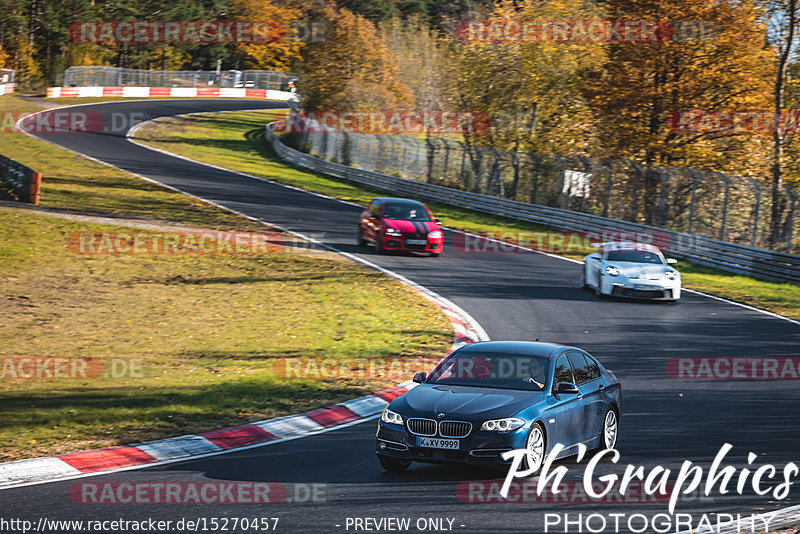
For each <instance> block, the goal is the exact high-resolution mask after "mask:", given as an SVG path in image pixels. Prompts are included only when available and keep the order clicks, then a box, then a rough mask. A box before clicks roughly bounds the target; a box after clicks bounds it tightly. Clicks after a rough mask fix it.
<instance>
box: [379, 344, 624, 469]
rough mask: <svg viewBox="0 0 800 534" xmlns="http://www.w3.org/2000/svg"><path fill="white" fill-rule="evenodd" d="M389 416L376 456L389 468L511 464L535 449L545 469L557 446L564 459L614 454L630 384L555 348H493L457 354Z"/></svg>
mask: <svg viewBox="0 0 800 534" xmlns="http://www.w3.org/2000/svg"><path fill="white" fill-rule="evenodd" d="M414 382H417V383H418V384H419V385H418V386H416V387H415V388H413V389H412V390H411V391H409V392H408V393H406V394H405V395H403V396H401V397H398V398H396V399H395V400H393V401H392V403H391V404H389V405H388V406H387V407H386V409H385V410H384V411H383V413H382V414H381V417H380V420H379V423H378V433H377V444H376V447H377V448H376V452H377V454H378V460H380V463H381V465H382V466H383V467H384V469H386V470H388V471H402V470H404V469H407V468H408V466H409V465H410V464H411V462H412V461H416V462H428V463H450V462H462V463H470V464H504V463H507V462H506V461H504V460H503V459H502V457H501V455H502V454H503V453H504V452H507V451H510V450H514V449H527V450H528V451H529V452H528V454H527V455H526V458H527V460H526V463H527V464H528V465H526V466H525V467H526V468H527V469H533V470H534V472H535V471H537V470H538V469H539V468H540V467H541V465H542V463H543V460H544V458H545V457H546V455H547V454H548V453H549V452H550V451H551V450H552V448H553V447H554V446H555V444H556V443H561V444H562V445H563V446H564V450H563V451H562V452H561V453H560V454H559V457H564V456H570V455H573V454H577V452H578V445H579V444H581V443H583V444H584V445H586V446H587V447H588V448H589V449H592V448H599V447H605V448H614V446H615V445H616V442H617V434H618V429H619V419H620V415H621V413H622V386H621V385H620V383H619V380H617V378H616V377H615V376H614V374H613V373H612V372H611V371H608V370H607V369H605V368H604V367H603V366H602V365H601V364H600V363H599V362H598V361H597V360H596V359H594V358H593V357H592V356H590V355H589V354H588V353H586V352H585V351H583V350H581V349H579V348H576V347H568V346H564V345H559V344H555V343H539V342H529V341H486V342H481V343H473V344H470V345H465V346H463V347H461V348H460V349H458V350H456V351H454V352H453V353H452V354H450V355H449V356H448V357H447V358H446V359H444V360H443V361H442V362H441V363H439V365H437V366H436V368H435V369H434V370H433V371H432V372H431V374H430V376H426V375H425V373H417V374H416V375H415V376H414Z"/></svg>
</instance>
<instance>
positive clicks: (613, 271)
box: [606, 265, 619, 276]
mask: <svg viewBox="0 0 800 534" xmlns="http://www.w3.org/2000/svg"><path fill="white" fill-rule="evenodd" d="M606 274H607V275H609V276H618V275H619V267H614V266H613V265H609V266H608V267H606Z"/></svg>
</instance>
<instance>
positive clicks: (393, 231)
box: [386, 228, 403, 235]
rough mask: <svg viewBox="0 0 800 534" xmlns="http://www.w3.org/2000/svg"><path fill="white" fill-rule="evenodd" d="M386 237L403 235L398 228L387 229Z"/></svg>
mask: <svg viewBox="0 0 800 534" xmlns="http://www.w3.org/2000/svg"><path fill="white" fill-rule="evenodd" d="M386 235H403V234H402V233H401V232H400V230H398V229H396V228H386Z"/></svg>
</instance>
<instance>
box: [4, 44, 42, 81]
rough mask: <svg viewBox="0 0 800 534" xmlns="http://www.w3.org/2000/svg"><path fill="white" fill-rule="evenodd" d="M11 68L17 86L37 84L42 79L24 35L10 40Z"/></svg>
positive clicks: (31, 49) (31, 48)
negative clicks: (14, 74) (14, 73)
mask: <svg viewBox="0 0 800 534" xmlns="http://www.w3.org/2000/svg"><path fill="white" fill-rule="evenodd" d="M12 42H13V45H12V50H13V52H12V55H11V58H10V61H9V63H10V65H11V68H12V69H14V70H15V71H16V81H17V83H18V84H19V85H31V84H35V83H38V82H39V81H40V80H41V78H42V71H41V70H40V69H39V64H38V63H37V62H36V60H35V59H34V57H33V56H34V50H33V47H32V46H31V45H30V43H29V42H28V40H27V39H26V38H25V36H24V35H16V36H14V37H13V38H12Z"/></svg>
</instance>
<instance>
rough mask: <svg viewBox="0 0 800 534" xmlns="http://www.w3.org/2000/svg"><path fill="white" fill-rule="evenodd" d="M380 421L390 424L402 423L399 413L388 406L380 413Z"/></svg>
mask: <svg viewBox="0 0 800 534" xmlns="http://www.w3.org/2000/svg"><path fill="white" fill-rule="evenodd" d="M381 421H383V422H384V423H389V424H390V425H402V424H403V417H402V416H401V415H400V414H399V413H395V412H393V411H391V410H390V409H389V408H386V409H385V410H383V413H382V414H381Z"/></svg>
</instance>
